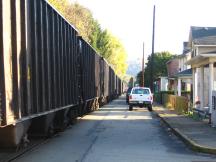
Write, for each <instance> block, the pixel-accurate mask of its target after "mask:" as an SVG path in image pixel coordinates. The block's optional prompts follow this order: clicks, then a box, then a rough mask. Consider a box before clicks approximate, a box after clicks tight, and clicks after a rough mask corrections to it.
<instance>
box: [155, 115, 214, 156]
mask: <svg viewBox="0 0 216 162" xmlns="http://www.w3.org/2000/svg"><path fill="white" fill-rule="evenodd" d="M154 112H155V113H156V114H157V116H158V117H159V118H160V119H161V120H162V121H163V122H164V123H165V124H166V125H167V126H168V127H169V128H170V129H171V130H172V132H173V133H174V134H175V135H176V136H177V137H179V138H180V139H181V140H182V141H183V142H184V143H185V144H186V145H187V146H188V147H189V148H190V149H191V150H193V151H196V152H201V153H208V154H214V155H216V148H211V147H206V146H202V145H199V144H197V143H196V142H195V141H193V140H192V139H190V138H189V137H188V136H186V135H185V134H184V133H182V132H181V131H180V130H179V129H178V128H173V127H172V125H171V124H169V122H168V121H167V120H166V119H165V118H163V117H161V116H160V114H158V113H157V112H156V111H154Z"/></svg>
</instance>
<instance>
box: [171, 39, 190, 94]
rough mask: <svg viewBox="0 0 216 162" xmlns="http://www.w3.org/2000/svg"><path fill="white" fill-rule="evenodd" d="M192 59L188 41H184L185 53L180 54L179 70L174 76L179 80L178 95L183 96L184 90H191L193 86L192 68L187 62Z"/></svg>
mask: <svg viewBox="0 0 216 162" xmlns="http://www.w3.org/2000/svg"><path fill="white" fill-rule="evenodd" d="M190 59H191V51H190V48H189V47H188V42H184V43H183V53H182V54H181V55H178V61H179V72H178V73H176V74H175V75H174V76H175V78H176V80H178V90H177V91H178V96H181V92H182V90H184V91H191V86H192V69H191V66H190V65H186V62H187V61H188V60H190Z"/></svg>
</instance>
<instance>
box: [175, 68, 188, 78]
mask: <svg viewBox="0 0 216 162" xmlns="http://www.w3.org/2000/svg"><path fill="white" fill-rule="evenodd" d="M175 76H176V77H178V78H192V69H187V70H184V71H181V72H179V73H177V74H176V75H175Z"/></svg>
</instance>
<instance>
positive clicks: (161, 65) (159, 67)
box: [137, 52, 175, 87]
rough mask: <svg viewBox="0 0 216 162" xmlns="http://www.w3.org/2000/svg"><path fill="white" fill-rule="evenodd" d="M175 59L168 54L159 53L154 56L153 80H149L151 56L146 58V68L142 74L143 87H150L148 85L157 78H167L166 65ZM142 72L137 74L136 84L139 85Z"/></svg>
mask: <svg viewBox="0 0 216 162" xmlns="http://www.w3.org/2000/svg"><path fill="white" fill-rule="evenodd" d="M173 57H175V55H172V54H171V53H169V52H159V53H155V54H154V62H153V67H154V71H153V80H150V72H151V64H152V56H151V55H149V56H148V62H147V63H146V68H145V72H144V82H145V83H144V85H145V86H146V87H150V83H151V82H154V81H155V80H156V79H157V78H158V77H159V76H167V67H166V63H167V61H169V60H170V59H172V58H173ZM141 78H142V71H140V72H139V73H138V74H137V82H138V83H139V84H140V85H141V81H142V80H141Z"/></svg>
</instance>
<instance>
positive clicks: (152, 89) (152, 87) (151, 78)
mask: <svg viewBox="0 0 216 162" xmlns="http://www.w3.org/2000/svg"><path fill="white" fill-rule="evenodd" d="M154 39H155V5H154V9H153V30H152V54H151V73H150V83H151V87H150V88H151V91H152V92H154V78H153V76H154V65H153V63H154Z"/></svg>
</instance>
